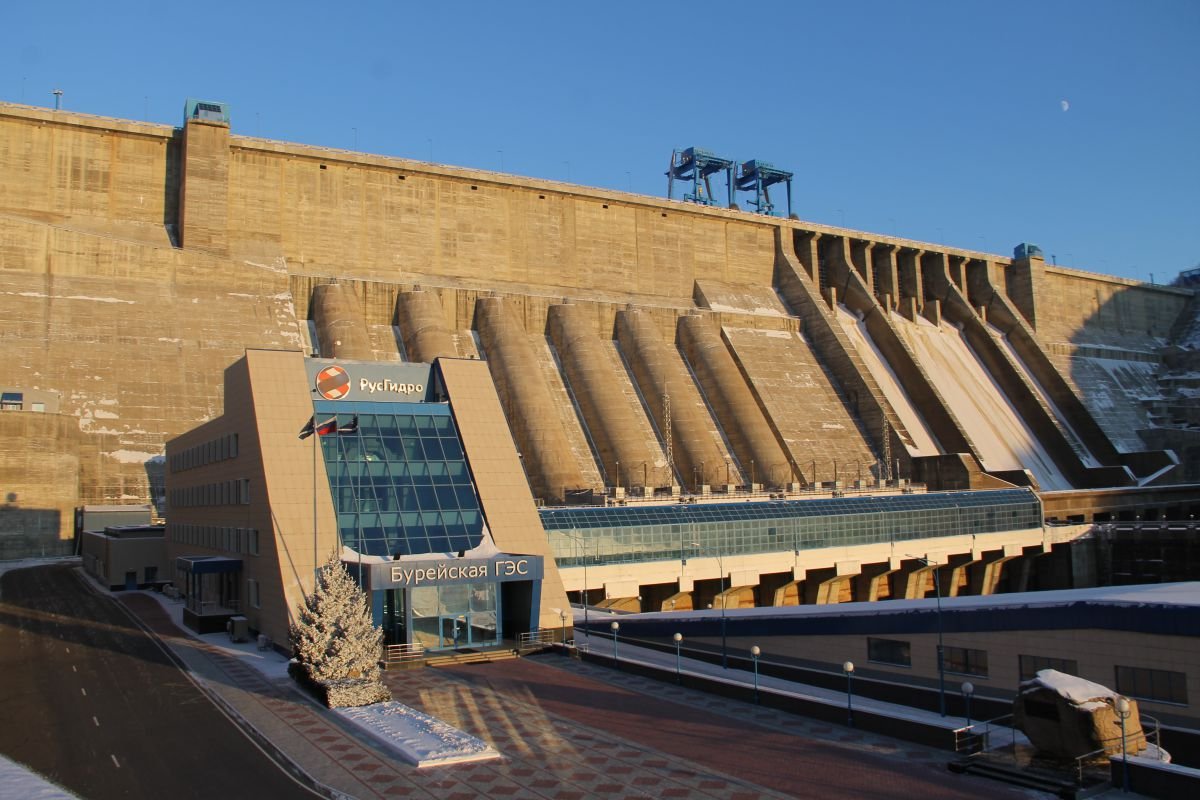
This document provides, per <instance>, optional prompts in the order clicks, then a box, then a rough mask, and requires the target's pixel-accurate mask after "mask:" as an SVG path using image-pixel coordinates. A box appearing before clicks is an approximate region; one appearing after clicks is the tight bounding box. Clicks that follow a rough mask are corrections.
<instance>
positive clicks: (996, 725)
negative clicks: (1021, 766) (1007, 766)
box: [956, 714, 1017, 764]
mask: <svg viewBox="0 0 1200 800" xmlns="http://www.w3.org/2000/svg"><path fill="white" fill-rule="evenodd" d="M1013 722H1014V720H1013V715H1012V714H1005V715H1004V716H1002V717H995V718H994V719H989V720H984V721H983V722H981V723H979V725H981V726H982V727H983V729H982V730H979V731H975V736H976V738H977V741H978V744H979V749H977V750H975V751H974V752H975V753H987V752H990V751H992V750H997V749H1000V748H1001V747H1004V746H1006V745H1007V746H1008V747H1011V748H1012V754H1013V763H1014V764H1015V763H1017V728H1016V726H1015V725H1014V724H1013ZM976 727H977V726H975V725H972V726H971V728H969V729H967V730H971V729H974V728H976ZM997 730H999V731H1001V732H1004V731H1007V732H1008V742H1007V743H1006V745H1005V744H995V745H994V744H993V742H992V738H993V737H992V733H993V732H995V731H997ZM956 733H957V731H956Z"/></svg>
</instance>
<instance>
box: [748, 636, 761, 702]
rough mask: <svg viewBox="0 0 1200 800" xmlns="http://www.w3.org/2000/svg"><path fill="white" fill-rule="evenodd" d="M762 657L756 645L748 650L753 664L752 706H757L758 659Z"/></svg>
mask: <svg viewBox="0 0 1200 800" xmlns="http://www.w3.org/2000/svg"><path fill="white" fill-rule="evenodd" d="M760 655H762V650H760V649H759V647H758V645H754V646H753V647H751V648H750V659H751V660H752V661H753V662H754V705H758V657H759V656H760Z"/></svg>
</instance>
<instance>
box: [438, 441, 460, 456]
mask: <svg viewBox="0 0 1200 800" xmlns="http://www.w3.org/2000/svg"><path fill="white" fill-rule="evenodd" d="M441 441H442V452H443V453H445V455H446V460H447V461H456V460H459V459H461V458H462V457H463V450H462V445H460V444H459V443H458V439H449V438H446V439H442V440H441Z"/></svg>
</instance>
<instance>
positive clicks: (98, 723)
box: [92, 717, 100, 728]
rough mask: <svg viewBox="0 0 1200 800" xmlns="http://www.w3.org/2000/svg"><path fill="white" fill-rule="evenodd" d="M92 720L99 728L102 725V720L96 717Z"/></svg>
mask: <svg viewBox="0 0 1200 800" xmlns="http://www.w3.org/2000/svg"><path fill="white" fill-rule="evenodd" d="M92 722H94V723H96V727H97V728H99V727H100V720H98V719H96V718H95V717H92Z"/></svg>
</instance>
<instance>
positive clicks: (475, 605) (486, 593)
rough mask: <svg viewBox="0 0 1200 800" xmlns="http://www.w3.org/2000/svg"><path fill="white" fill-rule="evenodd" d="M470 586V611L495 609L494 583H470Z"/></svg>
mask: <svg viewBox="0 0 1200 800" xmlns="http://www.w3.org/2000/svg"><path fill="white" fill-rule="evenodd" d="M470 586H471V610H472V611H495V610H496V584H494V583H472V584H471V585H470Z"/></svg>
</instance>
